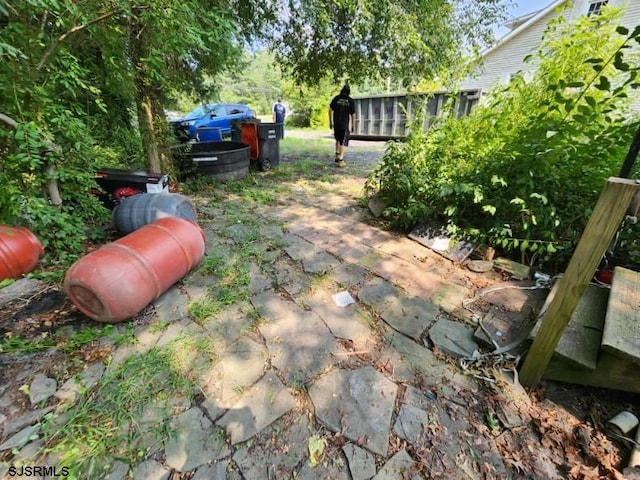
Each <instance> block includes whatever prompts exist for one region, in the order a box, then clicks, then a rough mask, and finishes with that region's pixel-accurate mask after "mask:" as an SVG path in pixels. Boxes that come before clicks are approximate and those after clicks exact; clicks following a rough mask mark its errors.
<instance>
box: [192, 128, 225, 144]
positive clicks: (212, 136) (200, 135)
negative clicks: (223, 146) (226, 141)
mask: <svg viewBox="0 0 640 480" xmlns="http://www.w3.org/2000/svg"><path fill="white" fill-rule="evenodd" d="M196 140H197V141H198V142H220V141H222V130H221V129H220V128H217V127H198V129H197V130H196Z"/></svg>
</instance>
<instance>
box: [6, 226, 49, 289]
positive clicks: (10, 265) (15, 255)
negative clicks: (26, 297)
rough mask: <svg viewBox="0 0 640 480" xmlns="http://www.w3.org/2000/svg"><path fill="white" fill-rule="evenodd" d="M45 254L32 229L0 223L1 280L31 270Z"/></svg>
mask: <svg viewBox="0 0 640 480" xmlns="http://www.w3.org/2000/svg"><path fill="white" fill-rule="evenodd" d="M43 255H44V249H43V248H42V244H41V243H40V241H39V240H38V239H37V238H36V236H35V235H34V234H33V233H31V231H30V230H27V229H26V228H24V227H15V228H14V227H8V226H6V225H0V280H5V279H7V278H16V277H19V276H20V275H22V274H23V273H28V272H30V271H31V270H33V268H34V267H35V266H36V264H37V263H38V260H39V259H40V257H42V256H43Z"/></svg>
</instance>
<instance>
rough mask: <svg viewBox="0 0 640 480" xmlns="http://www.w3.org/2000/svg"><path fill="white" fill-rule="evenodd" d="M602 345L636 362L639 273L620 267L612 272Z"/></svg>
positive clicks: (639, 359)
mask: <svg viewBox="0 0 640 480" xmlns="http://www.w3.org/2000/svg"><path fill="white" fill-rule="evenodd" d="M602 348H603V349H604V350H606V351H608V352H609V353H612V354H613V355H617V356H622V357H625V358H626V359H628V360H631V361H632V362H635V363H637V364H640V273H638V272H634V271H633V270H629V269H627V268H623V267H616V268H615V269H614V271H613V282H612V284H611V297H610V298H609V305H608V307H607V316H606V321H605V325H604V333H603V336H602Z"/></svg>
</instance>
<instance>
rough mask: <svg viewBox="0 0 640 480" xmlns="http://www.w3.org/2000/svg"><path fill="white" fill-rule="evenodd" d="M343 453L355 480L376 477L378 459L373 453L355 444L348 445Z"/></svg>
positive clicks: (343, 448) (367, 479) (343, 449)
mask: <svg viewBox="0 0 640 480" xmlns="http://www.w3.org/2000/svg"><path fill="white" fill-rule="evenodd" d="M342 451H343V452H344V455H345V457H347V462H348V463H349V471H350V472H351V478H352V479H353V480H369V479H370V478H373V477H374V476H375V474H376V458H375V457H374V456H373V455H372V454H371V453H369V452H368V451H366V450H365V449H364V448H360V447H358V446H357V445H354V444H353V443H347V444H346V445H345V446H344V447H342Z"/></svg>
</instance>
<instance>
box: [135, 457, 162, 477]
mask: <svg viewBox="0 0 640 480" xmlns="http://www.w3.org/2000/svg"><path fill="white" fill-rule="evenodd" d="M170 476H171V472H170V471H169V470H167V469H165V468H164V467H163V466H162V464H161V463H160V462H156V461H155V460H145V461H144V462H142V463H139V464H138V465H137V466H136V467H135V468H134V469H133V480H169V477H170Z"/></svg>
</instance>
